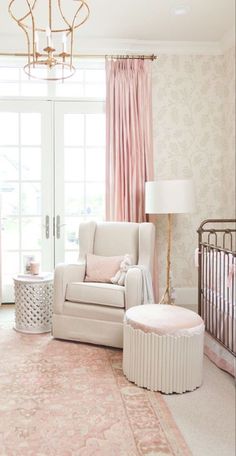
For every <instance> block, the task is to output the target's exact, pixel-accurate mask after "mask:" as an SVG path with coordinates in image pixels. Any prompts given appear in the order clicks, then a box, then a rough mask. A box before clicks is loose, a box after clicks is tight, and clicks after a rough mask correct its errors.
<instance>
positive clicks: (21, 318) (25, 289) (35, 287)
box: [13, 274, 53, 334]
mask: <svg viewBox="0 0 236 456" xmlns="http://www.w3.org/2000/svg"><path fill="white" fill-rule="evenodd" d="M13 279H14V286H15V287H14V288H15V326H14V329H15V330H16V331H19V332H24V333H28V334H40V333H44V332H50V331H51V326H52V300H53V274H49V276H48V277H46V278H43V279H37V278H35V279H34V278H33V277H31V278H27V277H24V278H22V277H17V276H15V277H14V278H13Z"/></svg>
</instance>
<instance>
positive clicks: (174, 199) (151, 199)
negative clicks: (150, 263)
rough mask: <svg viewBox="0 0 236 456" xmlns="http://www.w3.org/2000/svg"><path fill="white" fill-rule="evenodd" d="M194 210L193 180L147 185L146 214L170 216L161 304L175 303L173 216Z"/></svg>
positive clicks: (147, 183) (161, 181)
mask: <svg viewBox="0 0 236 456" xmlns="http://www.w3.org/2000/svg"><path fill="white" fill-rule="evenodd" d="M194 209H195V198H194V188H193V182H192V180H190V179H181V180H158V181H154V182H146V183H145V212H146V214H168V241H167V258H166V289H165V292H164V294H163V297H162V299H161V301H160V303H165V304H171V303H172V302H173V300H172V297H171V281H170V269H171V242H172V214H184V213H188V212H193V211H194Z"/></svg>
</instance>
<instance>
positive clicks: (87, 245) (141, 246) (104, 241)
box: [79, 221, 155, 271]
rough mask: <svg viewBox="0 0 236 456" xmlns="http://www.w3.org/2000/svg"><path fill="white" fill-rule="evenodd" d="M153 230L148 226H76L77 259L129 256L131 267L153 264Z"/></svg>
mask: <svg viewBox="0 0 236 456" xmlns="http://www.w3.org/2000/svg"><path fill="white" fill-rule="evenodd" d="M154 243H155V227H154V225H153V224H152V223H132V222H95V221H89V222H82V223H80V226H79V260H80V261H84V260H85V256H86V254H87V253H93V254H94V255H102V256H116V255H125V254H126V253H127V254H129V255H131V257H132V260H133V263H134V264H142V265H145V266H147V267H148V268H149V269H150V271H151V270H152V265H153V255H154Z"/></svg>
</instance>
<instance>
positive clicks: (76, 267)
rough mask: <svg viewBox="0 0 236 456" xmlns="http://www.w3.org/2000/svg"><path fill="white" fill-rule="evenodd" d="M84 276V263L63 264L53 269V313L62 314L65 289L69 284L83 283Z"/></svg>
mask: <svg viewBox="0 0 236 456" xmlns="http://www.w3.org/2000/svg"><path fill="white" fill-rule="evenodd" d="M84 275H85V263H75V264H64V263H60V264H58V265H57V266H56V268H55V273H54V292H53V312H54V313H57V314H60V313H62V312H63V304H64V301H65V295H66V287H67V284H68V283H70V282H83V280H84Z"/></svg>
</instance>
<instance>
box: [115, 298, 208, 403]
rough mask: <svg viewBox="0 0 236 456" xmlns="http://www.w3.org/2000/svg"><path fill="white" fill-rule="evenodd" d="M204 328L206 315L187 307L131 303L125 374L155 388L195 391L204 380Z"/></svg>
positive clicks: (125, 327) (125, 321) (127, 331)
mask: <svg viewBox="0 0 236 456" xmlns="http://www.w3.org/2000/svg"><path fill="white" fill-rule="evenodd" d="M204 329H205V327H204V322H203V320H202V318H201V317H200V316H199V315H198V314H196V313H195V312H192V311H191V310H188V309H185V308H183V307H178V306H173V305H167V304H146V305H142V306H136V307H131V308H130V309H128V310H127V312H126V315H125V320H124V348H123V371H124V374H125V375H126V377H127V378H128V380H130V381H131V382H134V383H136V385H138V386H141V387H145V388H148V389H149V390H151V391H161V392H163V393H166V394H169V393H183V392H185V391H193V390H194V389H195V388H197V387H198V386H200V385H201V383H202V365H203V341H204Z"/></svg>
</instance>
